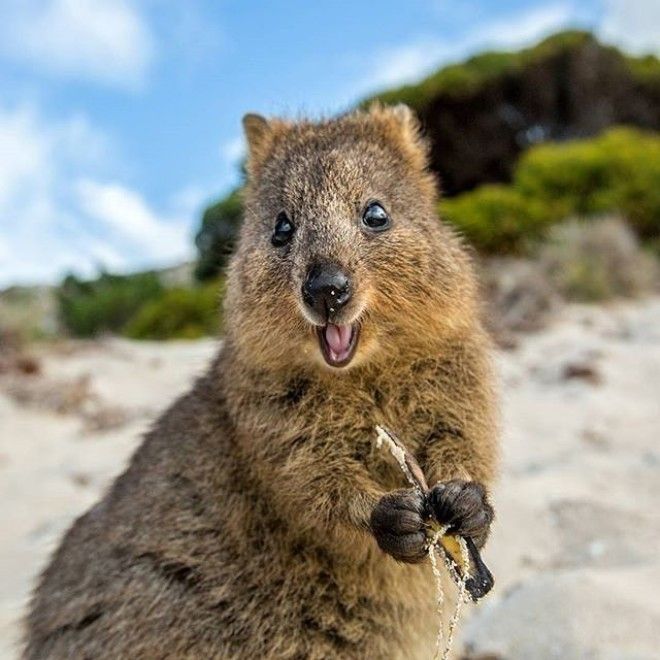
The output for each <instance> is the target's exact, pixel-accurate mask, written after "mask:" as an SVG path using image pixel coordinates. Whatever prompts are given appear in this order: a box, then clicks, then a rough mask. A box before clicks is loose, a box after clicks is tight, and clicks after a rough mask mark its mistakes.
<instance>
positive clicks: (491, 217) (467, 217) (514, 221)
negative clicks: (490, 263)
mask: <svg viewBox="0 0 660 660" xmlns="http://www.w3.org/2000/svg"><path fill="white" fill-rule="evenodd" d="M440 216H441V217H442V218H443V219H446V220H447V221H448V222H450V223H451V224H453V225H454V226H455V227H456V228H457V229H458V230H459V231H460V232H461V234H463V235H464V236H465V237H466V238H467V239H468V241H469V242H470V243H471V244H472V245H474V246H475V247H476V248H477V249H478V250H481V251H483V252H488V253H501V254H506V253H515V252H520V251H521V249H522V247H523V245H524V242H525V241H527V240H529V239H532V238H536V237H538V236H540V235H541V233H542V231H543V229H544V228H545V226H546V225H547V221H548V218H547V215H546V214H545V212H544V208H543V206H542V205H541V204H539V203H538V202H536V201H535V200H533V199H527V198H525V197H523V196H522V195H521V194H520V193H519V192H518V191H517V190H515V189H514V188H512V187H511V186H504V185H485V186H481V187H480V188H477V189H476V190H474V191H473V192H469V193H465V194H463V195H459V196H458V197H454V198H451V199H446V200H444V201H442V202H441V203H440Z"/></svg>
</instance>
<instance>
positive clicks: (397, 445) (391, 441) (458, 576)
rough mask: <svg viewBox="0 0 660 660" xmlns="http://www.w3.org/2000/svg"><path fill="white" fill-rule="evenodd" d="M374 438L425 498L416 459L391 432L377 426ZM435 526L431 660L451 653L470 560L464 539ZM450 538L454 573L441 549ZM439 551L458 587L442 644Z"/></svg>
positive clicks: (444, 659) (430, 552)
mask: <svg viewBox="0 0 660 660" xmlns="http://www.w3.org/2000/svg"><path fill="white" fill-rule="evenodd" d="M376 433H377V434H378V435H377V439H376V445H377V446H378V447H379V448H380V447H382V446H383V444H385V445H387V448H388V450H389V451H390V453H391V454H392V456H394V458H395V459H396V462H397V463H398V464H399V467H400V468H401V471H402V472H403V474H404V475H405V477H406V479H407V480H408V482H409V483H410V485H411V486H412V487H413V488H414V489H415V490H417V491H418V492H419V493H420V495H423V496H426V494H427V493H428V490H429V487H428V484H427V482H426V477H425V476H424V472H423V471H422V469H421V467H420V465H419V463H418V462H417V459H416V458H415V457H414V456H413V455H412V454H411V453H410V452H409V451H408V449H407V448H406V446H405V445H404V444H403V442H401V440H399V439H398V438H397V437H396V436H395V435H394V434H393V433H392V432H391V431H389V430H387V429H385V428H383V427H382V426H377V427H376ZM434 522H435V524H434V525H432V526H431V527H430V528H429V529H428V532H427V535H428V555H429V561H430V562H431V570H432V571H433V576H434V578H435V587H436V604H437V611H438V615H439V617H440V623H439V625H438V633H437V635H436V641H435V653H434V655H433V659H434V660H447V658H448V657H449V653H450V651H451V646H452V643H453V641H454V633H455V631H456V627H457V625H458V621H459V618H460V613H461V605H462V603H463V601H464V600H465V594H466V590H467V582H468V580H469V579H470V557H469V552H468V545H467V542H466V540H465V539H464V538H462V537H460V536H455V537H452V536H449V537H448V536H447V530H448V529H449V525H440V524H439V523H438V522H437V521H434ZM446 538H453V539H455V540H456V542H457V543H458V546H459V549H460V561H461V566H460V570H457V565H456V562H455V560H454V557H453V554H452V553H450V551H449V550H448V549H447V548H446V547H445V546H444V544H443V539H446ZM438 551H440V553H441V555H442V557H443V559H444V561H445V565H446V567H447V570H448V571H449V573H450V575H451V576H452V577H453V578H454V580H455V581H456V582H457V584H458V595H457V600H456V606H455V608H454V613H453V615H452V617H451V619H450V621H449V626H448V629H447V639H446V642H445V643H444V645H443V641H444V639H445V634H444V625H443V620H442V616H443V607H444V600H445V594H444V589H443V586H442V573H441V572H440V569H439V567H438V559H437V552H438Z"/></svg>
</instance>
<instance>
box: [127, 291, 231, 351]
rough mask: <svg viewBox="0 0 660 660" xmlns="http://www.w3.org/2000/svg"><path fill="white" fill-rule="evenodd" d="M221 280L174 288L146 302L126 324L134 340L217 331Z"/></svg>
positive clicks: (200, 334) (206, 333) (128, 334)
mask: <svg viewBox="0 0 660 660" xmlns="http://www.w3.org/2000/svg"><path fill="white" fill-rule="evenodd" d="M223 284H224V283H219V282H217V281H215V282H209V283H207V284H204V285H203V286H198V287H193V288H191V289H184V288H174V289H169V290H167V291H165V292H164V293H163V294H162V295H161V296H160V297H159V298H158V299H157V300H153V301H151V302H148V303H147V304H145V305H144V306H143V307H142V308H141V309H140V310H139V311H138V312H137V313H136V314H135V316H134V317H133V318H132V319H131V320H130V321H129V322H128V323H127V324H126V326H125V328H124V330H123V333H124V335H126V336H127V337H131V338H133V339H196V338H198V337H204V336H208V335H215V334H217V333H218V329H219V326H220V300H221V296H222V293H223V291H224V285H223Z"/></svg>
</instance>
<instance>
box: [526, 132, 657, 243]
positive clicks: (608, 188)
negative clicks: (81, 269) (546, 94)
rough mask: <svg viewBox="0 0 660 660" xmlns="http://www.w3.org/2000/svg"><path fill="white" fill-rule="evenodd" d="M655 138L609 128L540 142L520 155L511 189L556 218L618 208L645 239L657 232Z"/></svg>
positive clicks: (598, 212) (600, 212) (599, 212)
mask: <svg viewBox="0 0 660 660" xmlns="http://www.w3.org/2000/svg"><path fill="white" fill-rule="evenodd" d="M659 181H660V137H659V136H658V135H657V134H654V133H645V132H643V131H639V130H636V129H632V128H614V129H611V130H609V131H607V132H606V133H604V134H603V135H601V136H600V137H597V138H594V139H590V140H576V141H573V142H568V143H558V144H556V143H555V144H545V145H540V146H537V147H535V148H533V149H530V150H529V151H528V152H527V153H526V154H525V155H523V156H522V158H521V159H520V162H519V164H518V166H517V167H516V170H515V173H514V181H513V185H514V187H515V188H516V189H517V190H518V191H519V192H520V194H522V195H524V196H525V197H526V198H529V199H534V200H537V201H539V202H540V203H542V204H544V205H545V206H546V207H547V212H548V213H549V214H550V215H551V216H552V217H553V218H554V219H555V220H560V219H562V218H566V217H568V216H571V215H580V216H585V215H593V214H602V213H606V212H619V213H621V214H622V215H623V216H625V217H626V219H627V220H628V221H629V222H630V223H631V225H632V226H633V227H634V228H635V230H636V231H637V232H638V234H639V235H640V236H642V237H645V238H651V237H657V236H660V186H659V185H658V182H659Z"/></svg>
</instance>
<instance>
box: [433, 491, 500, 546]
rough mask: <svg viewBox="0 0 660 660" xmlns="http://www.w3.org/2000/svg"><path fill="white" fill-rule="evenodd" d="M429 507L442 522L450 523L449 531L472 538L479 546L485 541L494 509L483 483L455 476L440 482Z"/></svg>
mask: <svg viewBox="0 0 660 660" xmlns="http://www.w3.org/2000/svg"><path fill="white" fill-rule="evenodd" d="M427 506H428V507H429V509H430V512H431V513H432V515H433V516H434V517H435V518H436V520H437V521H438V522H439V523H441V524H443V525H450V527H449V532H450V533H452V534H460V535H461V536H469V537H471V538H472V540H473V541H474V542H475V544H476V545H477V547H481V546H483V544H484V543H485V542H486V539H487V538H488V533H489V531H490V525H491V523H492V522H493V518H494V512H493V507H492V506H491V505H490V503H489V502H488V496H487V493H486V489H485V488H484V487H483V486H482V485H481V484H480V483H477V482H476V481H462V480H460V479H454V480H453V481H446V482H444V483H441V484H437V485H436V486H434V488H433V489H432V490H431V492H430V493H429V495H428V498H427Z"/></svg>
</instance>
